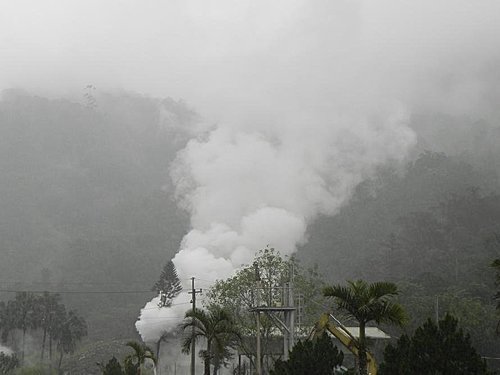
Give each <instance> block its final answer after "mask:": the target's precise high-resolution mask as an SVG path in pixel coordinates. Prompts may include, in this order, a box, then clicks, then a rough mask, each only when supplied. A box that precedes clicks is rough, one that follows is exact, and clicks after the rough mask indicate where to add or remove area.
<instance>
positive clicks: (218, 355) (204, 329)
mask: <svg viewBox="0 0 500 375" xmlns="http://www.w3.org/2000/svg"><path fill="white" fill-rule="evenodd" d="M181 327H182V329H183V330H184V331H185V330H186V329H188V328H189V334H188V335H187V336H186V337H185V339H184V341H183V342H182V351H183V352H184V353H187V354H189V353H190V351H191V344H192V340H193V339H194V340H195V341H198V340H199V339H201V338H203V339H205V340H206V345H207V346H206V349H205V350H203V351H201V356H202V357H203V360H204V365H205V367H204V375H210V365H211V364H214V365H215V368H216V371H217V365H218V364H219V363H221V362H222V359H223V358H222V356H223V355H225V354H226V353H227V351H226V350H225V349H226V348H227V347H228V346H230V345H231V344H232V343H233V342H234V340H235V339H239V337H240V335H239V332H238V330H237V328H236V325H235V323H234V321H233V319H232V318H231V315H229V314H228V312H227V311H226V310H224V309H223V308H221V307H220V306H215V305H212V306H210V307H209V309H208V311H205V310H201V309H195V310H189V311H188V312H187V313H186V320H185V321H184V323H182V325H181ZM193 327H194V337H193V335H192V334H191V332H192V331H191V329H192V328H193Z"/></svg>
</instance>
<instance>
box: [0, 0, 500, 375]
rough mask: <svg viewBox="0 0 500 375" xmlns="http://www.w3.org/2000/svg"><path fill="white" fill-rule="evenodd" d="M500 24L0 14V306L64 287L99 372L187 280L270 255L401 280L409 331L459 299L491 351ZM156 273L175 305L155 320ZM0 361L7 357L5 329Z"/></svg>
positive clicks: (485, 4) (233, 12) (183, 303)
mask: <svg viewBox="0 0 500 375" xmlns="http://www.w3.org/2000/svg"><path fill="white" fill-rule="evenodd" d="M499 15H500V3H498V2H497V1H480V2H474V3H473V2H470V1H465V0H458V1H451V0H447V1H419V2H410V1H397V2H396V1H386V0H382V1H377V2H373V1H368V0H366V1H364V0H356V1H335V2H332V1H322V0H321V1H316V2H310V1H281V0H280V1H273V2H265V1H261V0H258V1H239V2H234V1H229V0H220V1H200V0H187V1H177V0H169V1H157V0H154V1H148V2H139V1H132V0H130V1H128V0H127V1H123V2H100V1H95V0H90V1H85V2H76V1H57V0H47V1H43V2H39V1H34V0H22V1H16V2H10V3H6V4H3V7H2V12H0V90H1V92H2V93H1V97H0V253H1V254H2V255H3V259H2V262H1V263H0V272H1V276H0V282H1V288H0V295H1V298H2V301H5V302H7V301H9V300H10V299H12V298H13V297H14V294H15V293H16V292H22V291H31V292H37V293H40V292H42V291H50V292H53V293H59V294H60V295H61V296H62V300H63V301H64V303H65V305H67V307H68V309H69V308H71V309H75V310H76V311H78V312H79V313H80V314H81V315H82V316H83V318H85V320H86V322H87V326H88V332H87V333H88V334H87V335H86V337H85V338H84V339H83V340H84V341H83V344H82V345H83V346H84V347H85V348H86V349H82V350H83V352H85V353H87V357H86V358H98V360H99V361H107V360H108V359H109V358H110V357H111V355H112V354H113V353H115V354H114V355H116V356H117V357H118V353H120V355H121V354H122V353H124V351H125V349H124V348H123V345H122V346H120V345H118V344H117V343H118V342H120V340H122V341H124V342H126V341H127V340H129V339H134V340H142V341H144V342H145V343H148V344H155V343H157V342H158V340H160V338H161V337H162V335H164V334H166V333H168V334H172V335H173V334H174V333H175V331H176V329H177V328H178V325H179V323H180V322H181V321H182V319H183V318H184V314H185V312H186V311H187V310H188V308H189V304H190V300H191V296H190V295H189V294H188V293H187V291H188V290H189V289H190V288H191V277H196V278H197V279H199V281H198V283H199V285H198V287H201V288H203V289H205V290H206V289H208V288H210V286H211V285H212V284H213V283H214V282H215V281H216V280H223V279H226V278H228V277H230V276H232V275H234V273H235V272H236V271H237V270H238V269H240V267H242V266H243V265H248V264H252V261H253V259H254V257H255V254H256V251H258V250H260V249H264V248H266V247H272V248H275V249H276V250H277V251H278V252H279V253H280V254H281V256H283V257H290V256H296V258H297V259H298V260H299V261H300V262H301V263H302V264H304V266H307V267H313V268H314V267H316V268H315V269H316V270H317V271H318V272H320V273H321V275H322V277H323V279H324V281H325V282H326V283H334V282H335V283H342V282H344V281H345V280H353V279H366V280H370V281H375V280H390V281H394V282H396V283H400V284H401V285H402V288H403V290H404V291H405V293H403V295H402V297H401V298H402V299H401V300H402V301H403V302H406V303H407V304H408V306H411V307H410V309H413V310H411V312H412V313H413V314H414V315H412V321H411V326H410V328H409V329H414V328H415V327H416V326H417V325H418V324H419V323H420V322H421V321H423V320H424V319H425V318H426V317H427V316H432V314H433V311H432V308H431V307H429V306H432V303H433V299H432V298H434V294H436V295H438V294H439V298H443V299H444V300H445V301H448V302H449V301H452V302H449V307H445V306H448V305H446V303H448V302H443V304H444V305H443V309H445V308H449V309H450V311H451V312H454V313H456V314H457V315H458V316H462V315H460V314H463V316H468V315H467V313H466V312H468V311H469V310H467V309H466V308H465V307H464V308H463V309H462V310H460V309H459V308H458V307H457V306H462V304H464V305H465V304H468V306H472V305H474V306H475V307H477V309H476V318H477V320H479V321H480V322H476V321H474V322H472V320H471V319H469V320H467V319H465V318H464V321H461V323H463V324H464V325H465V327H466V328H469V329H471V330H475V334H474V335H473V337H472V339H473V342H474V344H475V345H476V346H477V347H478V348H479V351H480V352H481V354H482V355H483V356H491V357H500V355H499V354H500V353H498V350H497V349H496V348H495V345H494V344H493V343H494V342H495V338H494V329H495V324H496V322H495V311H494V310H495V307H494V303H493V302H492V299H493V296H494V294H495V286H494V281H495V276H494V272H493V270H491V267H489V265H490V263H491V262H492V261H493V260H494V259H495V258H498V257H499V252H500V244H499V243H498V234H499V233H500V203H499V202H500V198H499V197H500V180H499V173H500V149H499V147H498V144H500V126H499V123H498V122H499V120H500V111H499V107H498V102H499V99H500V89H499V87H500V64H499V61H500V48H499V47H500V22H499ZM495 241H496V242H495ZM170 259H172V260H173V263H174V265H175V267H176V269H177V272H178V276H179V279H180V282H181V284H182V287H183V288H184V290H183V291H182V293H180V294H179V295H178V296H177V297H175V298H174V299H173V304H172V307H169V308H161V309H159V308H157V305H158V302H159V297H158V295H157V293H155V291H151V287H152V285H153V284H154V282H155V281H156V280H157V279H158V277H159V275H160V272H161V270H162V266H163V265H164V264H165V263H166V262H167V261H169V260H170ZM287 259H288V258H287ZM405 288H406V289H405ZM440 288H441V289H440ZM443 296H445V297H443ZM200 298H201V297H200ZM418 298H421V300H418ZM446 298H448V300H446ZM419 301H420V302H419ZM422 301H425V303H424V302H422ZM419 304H420V305H421V306H426V307H425V308H423V307H422V309H421V310H418V309H417V307H415V306H418V305H419ZM425 309H427V310H425ZM464 311H466V312H464ZM477 311H480V312H477ZM481 314H482V315H481ZM486 322H488V324H490V323H491V324H490V325H491V326H490V325H487V324H486ZM481 324H483V325H481ZM1 329H3V328H2V327H0V330H1ZM391 333H392V332H391ZM393 334H394V335H397V334H398V332H396V331H395V332H394V333H393ZM16 335H17V336H16ZM7 336H8V335H7ZM168 337H170V336H168ZM30 340H31V341H29V342H31V343H32V344H30V345H29V348H28V349H26V350H25V349H24V348H23V349H22V353H23V357H24V352H25V351H26V353H27V354H26V355H27V356H28V357H29V360H30V361H32V362H33V363H34V364H36V360H35V359H34V358H35V357H36V356H37V354H36V350H37V349H35V347H37V345H38V342H39V341H41V340H42V339H41V332H40V331H37V332H34V333H30ZM43 340H45V338H44V339H43ZM22 342H23V345H24V338H23V340H22ZM167 342H168V341H167ZM0 344H1V345H2V346H3V345H4V344H6V347H7V349H6V350H11V349H9V348H11V347H13V348H12V350H14V351H18V350H21V349H20V347H21V336H20V332H17V333H15V332H14V333H13V334H11V337H10V338H9V337H3V338H2V342H1V343H0ZM99 345H102V347H101V346H99ZM170 345H172V346H168V348H167V345H165V346H166V347H165V348H163V349H162V350H163V351H164V352H165V355H164V357H165V358H176V359H175V361H179V363H180V362H183V361H184V362H186V363H187V361H188V357H187V356H185V358H184V356H183V355H180V354H178V350H176V349H173V344H170ZM496 346H497V345H496ZM98 348H100V349H102V350H103V352H104V353H105V354H106V355H104V356H99V354H97V353H96V352H97V351H98V350H97V349H98ZM103 348H105V349H103ZM89 353H90V354H89ZM161 353H163V352H161ZM161 353H160V354H161ZM108 354H109V355H108ZM42 357H43V354H42ZM108 357H109V358H108ZM65 358H66V359H65V360H64V362H62V363H63V365H62V366H63V369H65V370H66V371H69V373H75V374H76V373H82V374H83V373H98V370H99V368H98V367H97V366H95V363H94V362H96V361H95V360H93V359H92V360H88V361H90V362H89V363H87V362H85V361H84V360H82V361H81V362H79V361H80V360H79V359H78V356H77V355H76V354H74V355H68V356H67V357H65ZM183 358H184V359H183ZM199 361H200V362H201V359H200V360H199ZM166 362H168V360H166ZM176 363H177V362H176ZM169 365H171V363H170V364H169ZM165 366H166V365H165ZM165 368H167V367H165ZM186 368H187V367H186ZM228 368H229V367H228ZM168 371H173V370H172V368H171V367H169V370H168ZM179 371H182V370H179ZM185 371H187V370H185ZM226 371H229V370H226ZM186 373H187V372H186ZM227 373H229V372H227Z"/></svg>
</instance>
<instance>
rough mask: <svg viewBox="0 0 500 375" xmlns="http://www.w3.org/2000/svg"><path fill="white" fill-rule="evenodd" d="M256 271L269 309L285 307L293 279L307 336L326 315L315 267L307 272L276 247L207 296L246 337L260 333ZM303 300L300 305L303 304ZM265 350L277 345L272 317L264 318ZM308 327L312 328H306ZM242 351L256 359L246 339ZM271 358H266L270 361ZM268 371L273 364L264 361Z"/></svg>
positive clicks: (262, 251) (257, 256)
mask: <svg viewBox="0 0 500 375" xmlns="http://www.w3.org/2000/svg"><path fill="white" fill-rule="evenodd" d="M256 269H258V271H259V276H260V282H261V289H260V292H261V293H260V303H264V304H266V305H268V306H282V305H283V303H285V301H284V298H283V294H284V293H283V291H284V288H283V286H284V285H285V284H286V283H288V282H289V281H291V280H292V279H293V292H294V295H295V297H298V296H300V297H301V298H300V300H299V299H298V298H297V300H295V302H296V303H297V305H298V306H297V307H298V308H300V311H301V324H300V325H299V324H297V327H298V328H299V329H302V333H304V334H307V333H308V330H309V327H310V326H312V325H313V324H314V322H315V321H316V320H317V318H318V316H319V315H320V314H321V313H322V312H323V307H322V304H323V302H324V301H323V300H324V299H325V298H324V297H323V294H322V288H323V286H324V283H323V281H322V279H321V275H319V274H318V272H317V270H316V269H315V268H313V269H305V268H304V267H302V266H301V265H300V264H299V263H298V262H297V261H296V259H294V258H292V259H284V258H283V257H282V256H281V255H280V253H279V252H278V251H276V250H275V249H273V248H265V249H263V250H260V251H259V252H258V253H257V255H256V257H255V259H254V261H253V264H251V265H247V266H245V267H242V268H241V269H240V270H238V271H237V272H236V274H235V275H234V276H232V277H231V278H228V279H226V280H218V281H217V282H216V283H215V284H214V285H213V286H212V287H211V288H210V290H209V291H208V293H207V297H208V300H209V302H210V303H211V304H215V305H219V306H222V307H223V308H224V309H225V310H226V311H228V312H229V313H230V315H231V316H232V317H233V319H234V320H235V322H236V324H237V325H238V329H239V330H240V332H242V334H245V335H248V336H251V335H255V333H256V329H257V327H256V319H255V313H253V312H250V311H249V310H250V309H251V308H252V307H255V306H256V303H257V300H256V295H257V293H255V291H256ZM299 301H300V302H299ZM260 323H261V332H262V341H261V345H262V350H263V351H266V350H267V349H268V348H270V347H271V345H273V340H274V337H273V335H274V332H275V329H276V323H275V322H274V321H272V320H271V319H270V318H269V317H267V316H265V315H263V316H261V321H260ZM304 327H308V328H304ZM239 345H240V346H239V347H238V350H239V351H240V352H242V353H245V354H246V355H248V357H249V358H254V357H255V348H253V347H251V345H248V343H247V342H246V341H245V340H242V341H241V342H240V343H239ZM269 359H270V358H268V357H266V360H269ZM263 366H264V367H265V368H266V369H268V368H270V367H272V361H271V360H269V361H265V362H263Z"/></svg>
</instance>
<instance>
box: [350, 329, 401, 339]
mask: <svg viewBox="0 0 500 375" xmlns="http://www.w3.org/2000/svg"><path fill="white" fill-rule="evenodd" d="M345 328H346V329H347V330H348V331H349V333H350V334H351V335H353V336H354V337H355V338H359V327H345ZM365 333H366V337H368V338H370V339H390V338H391V336H389V335H388V334H387V333H385V332H384V331H382V330H381V329H379V328H377V327H365Z"/></svg>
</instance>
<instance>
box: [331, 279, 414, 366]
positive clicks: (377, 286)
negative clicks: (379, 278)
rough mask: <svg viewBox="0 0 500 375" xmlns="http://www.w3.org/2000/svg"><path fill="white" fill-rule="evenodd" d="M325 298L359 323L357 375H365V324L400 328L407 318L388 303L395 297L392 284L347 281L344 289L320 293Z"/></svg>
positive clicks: (398, 307) (399, 306) (340, 286)
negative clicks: (388, 325) (332, 300)
mask: <svg viewBox="0 0 500 375" xmlns="http://www.w3.org/2000/svg"><path fill="white" fill-rule="evenodd" d="M323 293H324V295H325V296H327V297H333V298H334V300H335V302H336V303H337V306H338V308H339V309H341V310H343V311H345V312H346V313H347V314H348V315H349V316H350V317H352V318H354V319H355V320H356V321H357V322H358V324H359V339H358V341H359V374H360V375H367V357H366V351H367V340H366V325H367V324H368V323H370V322H376V323H377V324H380V323H391V324H396V325H403V324H404V323H405V322H406V320H407V316H406V313H405V311H404V309H403V307H402V306H401V305H400V304H398V303H395V302H393V301H391V297H394V296H395V295H397V294H398V288H397V286H396V285H395V284H393V283H389V282H376V283H372V284H368V283H367V282H366V281H363V280H357V281H348V282H347V286H343V285H334V286H329V287H326V288H325V289H324V291H323Z"/></svg>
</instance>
